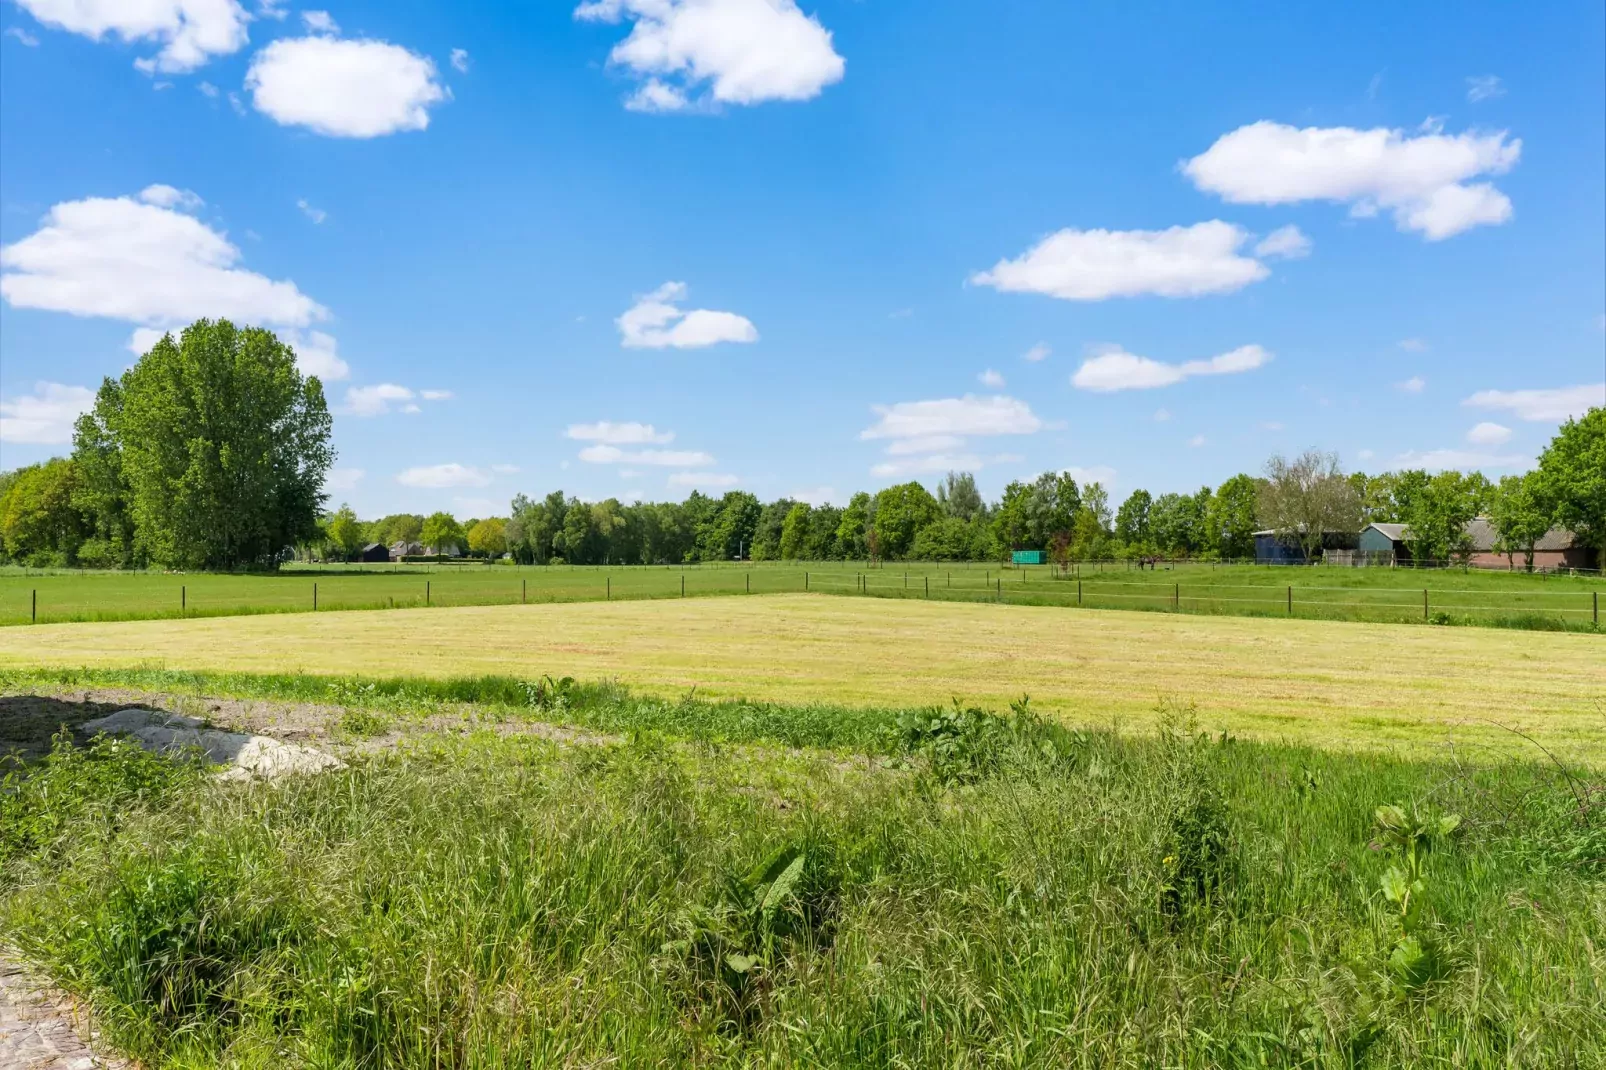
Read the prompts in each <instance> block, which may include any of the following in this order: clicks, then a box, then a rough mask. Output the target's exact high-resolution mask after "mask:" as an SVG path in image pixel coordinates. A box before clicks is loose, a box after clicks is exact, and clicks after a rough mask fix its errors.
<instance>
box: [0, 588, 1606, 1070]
mask: <svg viewBox="0 0 1606 1070" xmlns="http://www.w3.org/2000/svg"><path fill="white" fill-rule="evenodd" d="M754 601H755V602H756V601H758V600H756V599H755V600H754ZM821 602H822V604H827V605H837V606H841V605H845V604H846V605H857V603H844V602H842V601H830V602H826V601H824V600H821ZM720 604H724V605H735V604H737V603H735V601H734V600H727V601H725V602H723V603H720ZM564 608H566V609H569V610H576V611H593V612H594V611H598V610H606V611H612V610H614V609H616V608H617V607H597V606H586V607H564ZM637 608H642V607H637ZM646 608H651V607H646ZM878 608H879V609H880V610H881V611H883V612H885V611H887V610H889V609H891V608H892V607H887V606H885V605H882V606H880V607H878ZM900 608H906V609H907V610H908V611H910V612H911V614H913V613H916V612H923V613H930V612H932V611H933V610H935V609H938V608H941V609H945V610H948V611H949V612H953V611H964V610H970V611H972V612H975V611H977V610H981V609H985V610H986V611H987V612H989V613H991V614H993V615H995V616H1003V615H1009V616H1012V617H1020V618H1027V617H1029V616H1030V611H1023V610H1011V609H1007V608H1000V607H953V606H949V607H926V606H919V607H900ZM452 612H453V613H456V612H462V613H480V614H485V613H491V612H499V613H502V614H503V615H504V616H505V615H506V613H507V611H505V610H504V611H490V610H464V611H452ZM385 616H387V617H391V618H396V617H399V616H400V615H399V614H397V615H385ZM434 616H435V617H436V618H441V617H444V616H446V614H436V615H434ZM1088 616H1092V615H1088ZM1116 618H1117V615H1115V614H1107V615H1104V619H1107V620H1109V619H1116ZM319 619H320V620H322V619H323V618H319ZM348 619H352V620H358V619H364V618H356V617H351V618H348ZM1182 623H1188V624H1192V625H1194V626H1198V624H1199V623H1200V622H1199V621H1197V620H1194V621H1185V622H1182ZM1211 623H1220V624H1231V625H1240V626H1251V625H1253V624H1254V622H1245V621H1223V622H1211ZM188 626H189V625H184V626H183V627H188ZM1328 628H1329V630H1338V629H1337V626H1328ZM1418 631H1421V632H1425V631H1426V630H1425V629H1420V630H1418ZM1455 634H1459V635H1466V634H1469V633H1467V632H1459V633H1455ZM1536 638H1537V637H1536ZM1564 638H1565V637H1564ZM137 678H138V677H137V675H136V676H135V677H131V678H130V679H137ZM508 683H509V682H507V681H503V682H501V683H498V682H496V681H488V680H481V681H478V682H471V681H465V682H464V683H463V685H462V690H463V692H464V693H469V692H472V691H474V690H475V689H477V690H478V693H479V694H480V695H482V696H484V697H490V696H493V695H496V694H505V695H506V696H508V697H509V698H512V699H513V701H514V703H515V704H516V706H515V705H498V706H487V707H482V708H481V709H479V710H478V711H463V712H462V713H461V716H462V717H463V718H464V720H462V721H461V722H460V723H459V724H457V725H450V724H447V725H438V726H436V727H434V728H428V729H426V728H424V727H423V725H425V724H426V723H427V722H425V721H422V720H418V719H417V718H418V717H419V715H420V714H421V713H424V712H425V711H427V710H428V709H429V696H428V693H427V690H426V689H415V690H414V691H413V692H411V694H412V695H413V697H412V698H411V699H409V700H408V701H407V702H405V703H403V704H402V705H401V706H398V707H395V708H394V709H393V708H391V707H390V706H389V705H388V704H386V703H384V702H380V701H378V700H377V698H376V697H375V696H376V693H375V692H370V691H367V690H364V689H363V688H362V687H361V685H360V683H359V682H358V681H353V680H346V681H343V682H340V683H339V685H338V686H335V687H327V688H324V687H312V688H310V689H308V690H309V692H310V693H313V694H325V695H329V694H340V693H343V694H347V695H350V696H352V697H353V698H354V699H355V700H356V701H357V702H359V703H360V705H359V706H358V707H356V708H357V709H360V710H362V711H364V714H365V716H363V717H362V718H354V717H352V716H351V711H347V712H346V713H345V714H344V715H343V714H342V713H341V711H340V710H339V709H325V710H324V711H322V714H323V715H324V716H328V717H330V718H331V722H332V723H333V724H334V725H336V726H340V725H345V724H358V725H361V726H362V731H364V732H368V733H371V732H375V731H381V732H385V733H386V738H388V739H390V740H391V741H392V742H391V744H390V746H389V747H388V748H387V749H382V750H377V751H375V750H362V749H350V750H347V751H346V752H345V757H346V759H347V762H348V766H347V768H345V769H343V770H340V771H337V772H333V773H328V774H324V775H320V776H317V777H314V778H307V779H301V780H294V781H289V782H284V783H280V784H275V785H271V786H270V785H263V784H252V783H227V782H219V781H216V780H214V779H212V778H210V777H207V776H204V775H203V774H202V773H201V772H200V771H199V770H198V769H196V768H195V767H193V766H189V765H186V764H184V763H176V762H173V761H171V760H169V759H165V758H159V757H155V756H151V755H146V754H144V753H142V752H139V751H137V750H135V749H134V748H132V747H129V746H127V745H118V744H114V743H109V742H101V743H97V744H94V745H91V746H88V747H84V746H76V745H72V744H68V743H63V744H62V745H60V746H59V747H58V749H57V751H56V752H55V754H54V755H53V756H52V757H51V758H50V759H49V760H48V761H47V762H45V763H44V764H42V765H40V766H38V767H36V768H35V770H34V772H33V775H32V776H30V777H28V778H27V779H25V780H22V781H13V782H9V783H7V785H6V789H7V790H6V791H4V792H0V937H3V938H4V940H5V941H6V942H8V943H10V944H11V945H12V946H15V947H18V948H20V949H21V950H22V952H23V953H24V954H25V955H26V956H27V958H28V959H29V960H31V961H32V962H33V963H35V964H37V965H38V966H40V967H42V968H43V969H44V970H46V971H47V972H48V973H49V974H50V975H51V976H52V977H53V978H54V979H55V980H56V981H57V982H58V983H60V984H62V985H64V986H66V987H67V988H69V989H70V990H71V991H73V992H74V993H75V994H77V995H78V996H79V997H80V998H82V999H84V1000H86V1001H87V1002H88V1003H89V1005H90V1006H92V1007H93V1008H94V1009H95V1011H96V1014H97V1018H98V1022H99V1025H100V1026H101V1027H102V1029H103V1030H104V1034H105V1035H106V1036H108V1037H110V1038H111V1039H112V1040H113V1041H114V1042H115V1043H116V1044H117V1046H118V1047H119V1048H120V1049H122V1050H123V1051H125V1052H128V1053H130V1054H132V1055H134V1056H137V1057H138V1058H140V1059H141V1060H143V1065H145V1066H148V1067H151V1068H152V1070H158V1068H161V1070H176V1068H183V1070H199V1068H202V1067H217V1066H228V1067H233V1068H239V1070H267V1068H274V1070H278V1068H286V1067H287V1068H320V1070H321V1068H349V1070H369V1068H372V1070H380V1068H384V1070H392V1068H395V1070H440V1068H443V1067H452V1068H460V1070H512V1068H514V1067H535V1066H575V1067H580V1066H586V1067H593V1066H628V1067H636V1066H642V1067H648V1066H650V1067H716V1066H718V1067H726V1066H729V1067H751V1068H756V1067H766V1068H773V1070H791V1068H818V1067H833V1068H864V1070H871V1068H874V1070H885V1068H892V1067H898V1068H911V1070H913V1068H920V1070H924V1068H932V1070H947V1068H953V1067H958V1068H963V1070H972V1068H973V1070H982V1068H992V1067H1014V1068H1038V1067H1043V1068H1049V1067H1052V1068H1063V1067H1087V1068H1094V1067H1099V1068H1105V1067H1115V1068H1132V1070H1137V1068H1149V1067H1187V1068H1199V1070H1205V1068H1212V1070H1213V1068H1218V1067H1245V1068H1248V1067H1309V1068H1313V1070H1314V1068H1326V1067H1333V1068H1339V1067H1343V1068H1351V1067H1362V1066H1364V1067H1368V1068H1377V1070H1394V1068H1399V1070H1404V1068H1408V1067H1409V1068H1416V1067H1427V1066H1443V1067H1460V1068H1475V1070H1479V1068H1495V1067H1501V1068H1509V1067H1533V1068H1550V1067H1561V1068H1580V1070H1599V1068H1600V1067H1601V1066H1602V1065H1603V1058H1606V989H1603V987H1602V986H1603V980H1602V979H1603V978H1606V813H1603V808H1602V807H1601V805H1600V803H1599V802H1598V800H1599V799H1600V798H1602V797H1606V796H1602V795H1601V794H1600V792H1601V790H1602V789H1601V786H1600V785H1599V784H1598V777H1593V775H1592V774H1591V773H1589V772H1588V771H1587V770H1576V771H1573V770H1569V771H1565V772H1563V771H1561V770H1558V769H1556V768H1555V767H1552V766H1550V765H1549V764H1546V763H1504V762H1489V761H1484V760H1478V759H1474V760H1472V761H1470V762H1465V763H1462V764H1457V765H1446V764H1445V763H1443V762H1426V763H1424V762H1415V761H1409V760H1404V759H1401V758H1399V757H1396V756H1389V755H1353V754H1334V753H1329V752H1324V751H1321V750H1310V749H1305V748H1297V747H1286V746H1273V745H1264V744H1257V743H1252V742H1242V741H1238V742H1230V741H1223V740H1222V739H1220V737H1217V736H1214V735H1209V734H1206V735H1201V734H1200V733H1198V732H1197V731H1195V729H1194V726H1191V725H1189V724H1188V723H1187V721H1186V719H1185V718H1179V717H1177V716H1175V715H1168V716H1167V717H1166V718H1165V719H1164V720H1161V721H1159V722H1156V721H1155V720H1154V719H1153V717H1152V716H1151V717H1150V719H1148V720H1147V721H1146V722H1145V724H1144V725H1142V726H1141V727H1142V728H1143V731H1142V732H1141V733H1140V734H1137V735H1135V736H1124V737H1116V736H1114V735H1112V734H1109V733H1106V732H1098V731H1095V732H1090V733H1081V734H1073V733H1068V732H1066V731H1064V730H1063V729H1060V728H1058V727H1057V726H1056V725H1054V724H1053V723H1051V722H1044V721H1041V720H1039V719H1037V718H1035V717H1033V716H1032V715H1031V714H1030V713H1018V714H1015V715H1012V716H1010V717H1007V718H995V717H988V716H986V715H982V714H979V713H977V714H961V715H955V716H952V717H946V718H930V717H909V716H907V715H904V716H902V717H897V718H893V719H891V720H890V721H887V720H883V723H882V725H881V729H882V730H880V731H875V732H866V731H864V730H863V729H864V728H865V727H867V726H866V723H865V721H864V719H863V718H862V716H861V713H860V711H858V710H856V709H852V708H836V707H821V706H815V707H807V708H802V707H777V708H773V709H770V710H767V711H765V713H764V717H763V718H759V719H753V720H750V719H746V718H743V717H741V716H739V713H740V711H739V710H737V709H736V708H734V707H727V706H719V705H715V704H709V703H704V702H691V703H684V702H678V701H677V702H667V703H665V702H654V701H651V700H646V699H635V698H633V697H630V696H626V695H621V694H619V693H617V692H616V691H610V690H609V689H606V688H597V689H589V690H588V689H576V691H575V693H574V694H573V695H572V696H571V695H570V694H569V693H565V692H558V693H553V692H544V693H542V697H540V699H539V701H535V700H534V698H533V697H532V701H530V702H528V703H525V702H523V701H521V700H520V698H519V697H518V696H520V695H521V692H520V691H519V690H518V689H516V688H510V687H508V686H506V685H507V684H508ZM300 686H304V683H302V684H298V683H297V681H295V680H294V678H291V677H278V678H275V679H274V681H272V682H271V684H270V685H269V686H267V687H264V688H263V690H265V691H271V690H272V689H273V687H282V688H283V689H285V690H287V691H291V690H294V689H296V688H297V687H300ZM442 693H443V694H444V693H446V692H445V690H443V691H442ZM129 700H130V696H128V695H126V694H125V695H124V696H123V697H122V698H121V699H120V700H119V701H124V702H126V701H129ZM8 701H10V700H8V699H5V698H0V718H3V716H4V715H5V711H6V710H7V708H8V707H7V706H6V703H7V702H8ZM70 706H71V703H62V704H61V705H60V708H61V709H63V710H67V709H68V708H69V707H70ZM101 708H102V709H103V708H104V707H101ZM203 708H217V705H216V704H203ZM677 711H679V712H682V713H684V714H685V715H686V721H687V722H688V723H692V724H708V723H710V722H712V721H718V720H720V719H721V718H722V717H725V718H727V719H726V721H725V726H726V731H724V732H721V733H719V734H718V735H713V736H710V735H706V734H703V733H700V732H699V733H694V734H691V735H689V736H688V735H686V734H683V733H681V732H678V731H676V728H675V724H676V722H675V720H674V718H673V716H672V715H673V714H674V713H676V712H677ZM666 714H669V715H671V716H667V717H666ZM833 720H837V721H840V722H841V723H842V725H843V727H844V730H843V731H842V732H840V733H837V734H835V735H834V736H832V733H831V732H830V725H831V723H832V721H833ZM543 721H551V722H558V723H560V724H567V723H580V724H587V725H605V726H607V728H608V730H610V731H613V732H616V733H619V734H618V735H616V736H614V737H611V738H608V737H603V738H594V739H591V740H573V739H570V740H568V741H566V742H564V741H553V740H549V739H546V738H542V737H541V736H540V735H538V734H535V733H532V732H531V731H529V729H530V728H533V727H535V726H536V725H537V724H539V723H540V722H543ZM794 724H796V725H799V726H802V725H812V726H813V729H812V730H806V731H805V732H804V733H802V734H803V735H805V736H806V735H811V734H812V735H815V736H817V737H818V738H821V739H824V738H827V737H832V738H835V739H836V740H837V745H836V746H834V747H832V748H831V749H829V750H818V749H795V747H793V746H784V747H783V746H775V745H772V744H770V743H767V742H765V740H767V739H769V738H778V739H783V740H789V741H794V742H795V741H796V736H795V735H794V733H793V732H792V731H791V726H792V725H794ZM764 725H768V726H770V728H769V729H767V728H765V727H763V726H764ZM770 729H773V732H772V731H771V730H770ZM888 729H890V731H888ZM465 733H466V734H465ZM721 738H723V740H724V741H723V742H720V741H719V740H720V739H721ZM744 740H745V741H746V742H743V741H744ZM1383 804H1394V805H1397V806H1399V807H1400V818H1401V820H1402V821H1403V824H1399V825H1397V826H1394V827H1392V828H1391V827H1390V826H1388V825H1382V824H1379V821H1378V819H1377V818H1376V817H1374V811H1375V810H1376V808H1378V807H1379V806H1380V805H1383ZM1451 815H1454V817H1456V818H1459V823H1458V824H1455V826H1454V827H1453V828H1450V827H1449V825H1450V822H1449V821H1447V820H1445V819H1447V818H1449V817H1450V816H1451ZM1391 896H1392V897H1391Z"/></svg>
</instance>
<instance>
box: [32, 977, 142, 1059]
mask: <svg viewBox="0 0 1606 1070" xmlns="http://www.w3.org/2000/svg"><path fill="white" fill-rule="evenodd" d="M80 1029H83V1030H84V1031H85V1032H88V1031H89V1030H88V1027H87V1023H86V1022H85V1019H84V1016H83V1015H82V1014H80V1013H79V1012H78V1010H77V1008H75V1007H74V1006H73V1002H72V1000H70V999H68V998H67V997H66V996H65V995H63V994H62V993H60V992H57V991H54V990H53V989H50V988H48V987H46V986H44V985H42V984H41V983H40V982H39V981H38V980H37V979H36V978H34V977H33V976H32V975H31V974H30V973H29V972H28V971H27V970H25V969H24V968H23V967H22V965H21V964H20V963H18V962H17V961H16V960H15V959H13V958H12V957H10V956H9V955H8V954H5V953H0V1067H3V1068H4V1070H134V1064H133V1063H130V1062H128V1061H127V1060H125V1059H119V1058H116V1057H108V1056H102V1055H96V1054H95V1053H94V1051H92V1050H91V1049H90V1047H89V1045H88V1044H86V1043H85V1042H84V1037H83V1036H82V1035H81V1034H80V1032H79V1030H80ZM90 1039H92V1040H93V1039H94V1038H93V1036H91V1038H90Z"/></svg>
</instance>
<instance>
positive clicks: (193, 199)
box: [139, 183, 206, 212]
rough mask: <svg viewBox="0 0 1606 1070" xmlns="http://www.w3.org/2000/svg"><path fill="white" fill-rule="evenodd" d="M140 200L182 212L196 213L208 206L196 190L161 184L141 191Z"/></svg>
mask: <svg viewBox="0 0 1606 1070" xmlns="http://www.w3.org/2000/svg"><path fill="white" fill-rule="evenodd" d="M139 199H140V200H142V201H144V202H145V203H146V204H154V205H156V207H158V208H176V209H178V210H179V211H181V212H194V211H196V210H198V209H200V208H201V206H202V205H204V204H206V202H205V201H203V200H201V197H200V194H198V193H196V192H195V191H194V190H187V189H179V188H178V187H176V186H167V185H163V184H161V183H157V184H155V185H151V186H146V187H145V188H144V189H142V190H140V191H139Z"/></svg>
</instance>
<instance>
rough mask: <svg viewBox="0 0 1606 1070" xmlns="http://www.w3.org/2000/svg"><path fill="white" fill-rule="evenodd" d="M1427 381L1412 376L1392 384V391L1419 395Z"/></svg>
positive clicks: (1418, 376) (1417, 376)
mask: <svg viewBox="0 0 1606 1070" xmlns="http://www.w3.org/2000/svg"><path fill="white" fill-rule="evenodd" d="M1427 385H1428V381H1427V380H1426V379H1424V378H1422V377H1421V376H1420V375H1413V376H1411V377H1410V378H1409V379H1404V380H1401V381H1400V382H1398V383H1395V384H1394V389H1396V390H1399V391H1401V392H1402V393H1406V394H1420V393H1422V391H1423V390H1424V389H1425V388H1426V387H1427Z"/></svg>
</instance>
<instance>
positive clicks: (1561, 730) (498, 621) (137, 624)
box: [0, 594, 1606, 762]
mask: <svg viewBox="0 0 1606 1070" xmlns="http://www.w3.org/2000/svg"><path fill="white" fill-rule="evenodd" d="M38 667H64V668H76V667H101V668H138V667H146V668H162V669H170V670H203V671H212V672H246V673H306V674H314V675H320V676H331V677H332V676H349V675H352V674H354V673H355V674H358V675H362V676H366V677H370V678H374V677H383V676H425V677H434V678H448V677H454V676H471V675H481V674H501V675H506V676H513V677H520V678H524V679H535V678H537V677H540V676H541V675H543V674H550V675H553V676H559V677H561V676H574V677H577V678H580V679H590V680H596V679H604V678H606V679H614V680H618V681H620V682H622V683H625V684H628V685H629V686H631V687H632V688H636V689H639V690H641V691H643V692H644V693H647V694H654V695H663V696H675V695H684V694H686V693H688V692H695V693H696V694H697V695H706V696H709V697H714V698H738V697H746V698H751V699H763V700H769V701H776V702H785V703H833V704H839V705H849V706H860V707H864V706H880V707H901V708H906V707H911V706H922V705H945V704H947V703H948V702H949V701H950V700H951V699H952V698H955V697H957V698H959V699H961V700H963V701H966V702H976V703H980V704H982V705H985V706H988V707H990V708H993V709H1001V708H1004V707H1005V706H1006V705H1007V704H1008V703H1009V702H1010V701H1011V700H1013V699H1016V698H1018V697H1019V696H1020V695H1022V694H1028V695H1030V696H1031V700H1032V704H1033V706H1034V707H1035V708H1038V709H1040V710H1043V711H1045V712H1047V713H1051V714H1052V715H1054V716H1055V717H1057V718H1060V719H1062V720H1064V721H1066V722H1067V723H1074V724H1080V725H1103V726H1116V727H1121V728H1127V727H1130V726H1132V725H1135V724H1136V725H1142V724H1145V723H1147V721H1148V720H1149V719H1150V717H1149V711H1150V710H1152V708H1153V707H1154V705H1155V704H1156V702H1157V701H1159V700H1161V699H1166V698H1169V699H1175V700H1178V701H1182V702H1191V703H1194V704H1196V705H1197V707H1198V710H1199V716H1200V719H1201V722H1202V723H1203V724H1205V725H1206V726H1207V727H1208V728H1210V729H1211V730H1212V731H1217V732H1219V731H1228V732H1231V733H1234V734H1238V735H1242V736H1245V737H1252V738H1257V739H1267V740H1287V741H1294V742H1299V743H1306V744H1314V745H1321V746H1331V747H1340V748H1348V749H1362V750H1380V749H1400V750H1402V751H1404V752H1408V753H1427V752H1429V751H1436V750H1440V749H1441V748H1442V745H1443V744H1444V743H1446V742H1447V741H1455V742H1457V743H1458V744H1460V745H1462V746H1474V747H1490V748H1495V749H1497V750H1500V751H1502V752H1512V751H1518V750H1523V749H1526V748H1528V747H1529V744H1527V743H1525V742H1524V741H1522V740H1521V739H1519V738H1518V737H1516V736H1513V735H1512V734H1511V733H1510V732H1509V731H1507V729H1515V730H1519V731H1522V732H1526V733H1528V734H1530V735H1533V736H1535V738H1538V739H1540V740H1542V741H1543V742H1544V743H1545V745H1546V746H1549V747H1551V748H1552V749H1554V750H1556V751H1557V752H1558V753H1561V754H1565V755H1567V756H1569V757H1577V758H1583V759H1587V760H1590V761H1594V762H1600V761H1606V652H1603V647H1602V644H1601V641H1600V639H1598V638H1596V637H1594V636H1585V635H1567V634H1557V633H1543V632H1527V631H1505V630H1501V631H1496V630H1493V629H1481V628H1441V627H1422V626H1405V625H1387V624H1361V623H1333V622H1326V621H1310V620H1276V619H1274V620H1261V619H1251V618H1232V617H1200V616H1192V615H1187V614H1183V615H1164V614H1155V613H1133V612H1122V611H1097V612H1095V611H1088V610H1076V609H1064V608H1050V607H1042V606H1011V605H994V604H980V603H978V604H968V603H962V602H939V601H936V600H933V601H930V602H926V601H924V600H918V601H917V600H901V601H885V600H880V599H869V598H857V599H854V598H831V597H821V596H810V595H800V594H793V595H776V596H771V597H757V596H755V597H752V598H720V599H687V600H685V601H680V600H656V601H617V602H582V603H568V604H549V605H530V606H484V607H457V608H449V609H432V610H425V609H411V610H397V611H395V612H350V613H319V614H316V615H314V614H310V613H308V614H296V615H259V616H243V617H213V618H203V619H195V620H182V621H180V620H172V621H125V622H112V623H100V624H51V625H40V626H37V627H33V628H9V629H4V630H3V631H0V668H9V669H18V670H26V669H31V668H38ZM1502 726H1503V727H1502Z"/></svg>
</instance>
